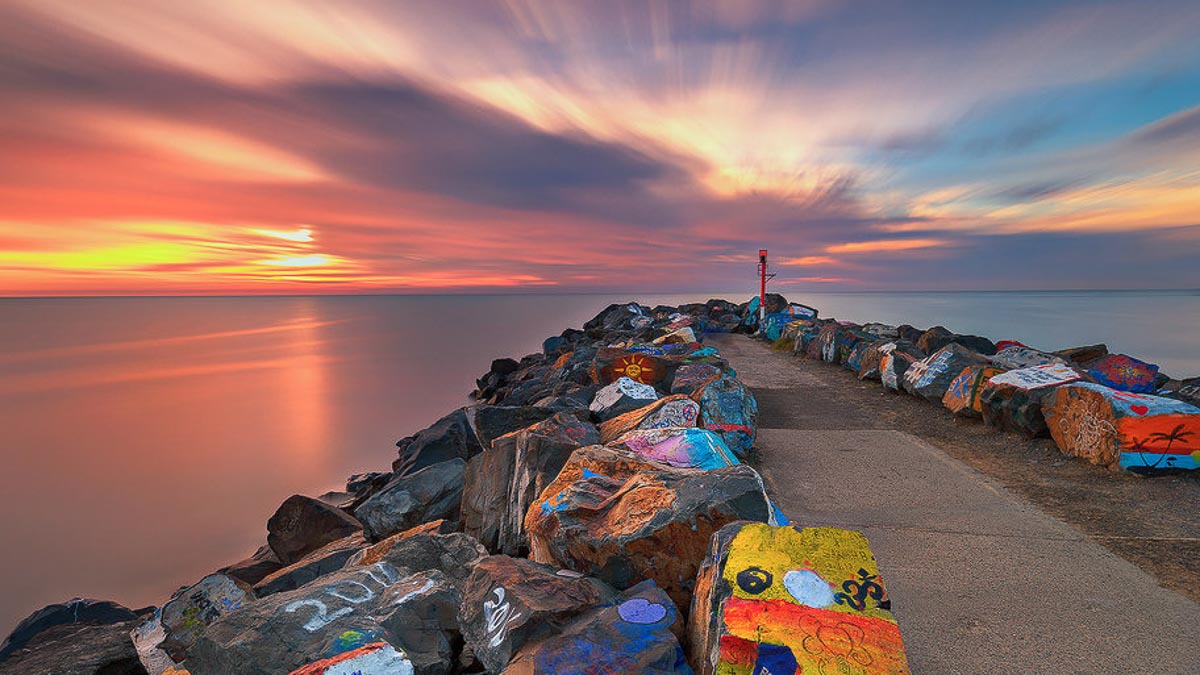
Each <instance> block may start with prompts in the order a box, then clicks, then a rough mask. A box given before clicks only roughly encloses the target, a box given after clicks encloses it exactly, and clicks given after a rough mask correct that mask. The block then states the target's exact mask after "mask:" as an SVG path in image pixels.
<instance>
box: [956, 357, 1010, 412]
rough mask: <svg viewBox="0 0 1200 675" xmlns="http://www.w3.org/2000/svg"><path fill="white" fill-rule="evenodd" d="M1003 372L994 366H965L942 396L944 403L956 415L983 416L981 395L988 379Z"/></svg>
mask: <svg viewBox="0 0 1200 675" xmlns="http://www.w3.org/2000/svg"><path fill="white" fill-rule="evenodd" d="M1002 372H1004V371H1003V370H1002V369H1000V368H996V367H994V366H984V365H975V366H967V367H966V368H963V371H962V372H961V373H959V374H958V377H956V378H954V381H952V382H951V383H950V387H949V388H948V389H947V390H946V395H945V396H943V397H942V405H944V406H945V407H946V409H947V410H949V411H950V412H952V413H954V414H955V415H962V416H963V417H982V416H983V408H982V407H981V403H980V400H979V395H980V394H981V393H982V392H983V387H984V386H985V385H986V384H987V382H988V380H989V379H991V377H992V376H993V375H999V374H1000V373H1002Z"/></svg>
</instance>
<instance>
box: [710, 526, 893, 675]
mask: <svg viewBox="0 0 1200 675" xmlns="http://www.w3.org/2000/svg"><path fill="white" fill-rule="evenodd" d="M688 644H689V645H690V647H689V649H690V655H691V661H692V665H693V666H695V667H696V670H697V671H698V672H699V673H701V674H703V675H714V674H716V673H721V674H723V675H724V674H730V675H752V674H753V675H759V674H762V673H772V674H775V675H795V674H797V673H863V674H880V675H883V674H887V675H900V674H902V673H908V672H910V671H909V669H908V660H907V656H906V655H905V651H904V642H903V640H902V639H901V636H900V629H899V627H898V626H897V624H896V619H895V617H893V616H892V613H891V602H890V600H889V599H888V595H887V590H886V589H885V588H884V585H883V580H882V579H881V578H880V574H879V569H878V567H877V566H876V563H875V556H874V555H872V554H871V549H870V547H869V546H868V544H867V539H866V537H864V536H863V535H862V534H861V533H859V532H854V531H851V530H840V529H837V528H831V527H819V528H807V529H799V528H792V527H771V526H769V525H764V524H761V523H734V524H732V525H727V526H726V527H724V528H722V529H721V530H720V531H719V532H717V533H716V535H715V536H714V537H713V539H712V545H711V548H710V550H709V552H708V555H707V556H706V557H705V559H704V563H703V565H702V566H701V568H700V572H699V576H698V579H697V582H696V593H695V596H694V598H693V604H692V608H691V613H690V619H689V621H688Z"/></svg>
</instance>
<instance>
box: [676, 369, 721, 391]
mask: <svg viewBox="0 0 1200 675" xmlns="http://www.w3.org/2000/svg"><path fill="white" fill-rule="evenodd" d="M720 376H721V369H720V368H718V367H717V366H715V365H713V364H711V363H687V364H684V365H682V366H680V367H679V370H676V371H675V377H674V378H673V379H672V380H671V393H672V394H686V395H691V394H692V392H694V391H696V390H697V389H699V388H700V387H703V386H704V385H705V383H707V382H708V381H709V380H711V379H713V378H714V377H720Z"/></svg>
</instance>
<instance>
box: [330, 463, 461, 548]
mask: <svg viewBox="0 0 1200 675" xmlns="http://www.w3.org/2000/svg"><path fill="white" fill-rule="evenodd" d="M466 467H467V463H466V461H464V460H463V459H461V458H456V459H452V460H449V461H445V462H441V463H439V464H434V465H433V466H428V467H425V468H424V469H421V470H420V471H417V472H416V473H412V474H408V475H402V476H397V477H396V478H394V479H392V481H391V482H390V483H388V484H387V485H386V486H384V488H383V489H382V490H380V491H379V492H377V493H376V494H375V495H373V496H372V497H371V498H370V499H368V500H367V501H365V502H363V503H362V505H361V506H359V507H358V509H357V510H356V511H355V512H354V515H355V516H357V517H358V519H359V520H360V521H361V522H362V525H363V535H364V536H365V537H366V538H367V540H368V541H373V542H374V541H379V540H380V539H383V538H384V537H387V536H390V535H393V534H396V533H397V532H403V531H404V530H408V529H411V528H413V527H415V526H417V525H420V524H421V523H425V522H429V521H431V520H438V519H446V520H454V521H457V520H458V517H459V509H460V507H461V505H462V491H463V474H464V472H465V471H466Z"/></svg>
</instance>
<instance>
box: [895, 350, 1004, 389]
mask: <svg viewBox="0 0 1200 675" xmlns="http://www.w3.org/2000/svg"><path fill="white" fill-rule="evenodd" d="M986 364H987V359H986V358H985V357H983V356H981V355H979V354H976V353H975V352H973V351H971V350H970V349H967V348H966V347H963V346H962V345H960V344H958V343H957V342H951V343H950V344H947V345H946V346H945V347H942V348H941V349H939V350H938V351H937V352H936V353H934V354H931V355H929V356H927V357H925V358H923V359H921V360H920V361H917V362H916V363H914V364H913V365H912V366H910V367H909V369H908V370H906V371H905V372H904V381H903V382H901V385H902V386H903V387H904V390H905V391H907V392H908V393H910V394H913V395H914V396H922V397H924V398H925V399H927V400H930V401H938V402H941V400H942V397H943V396H945V395H946V390H947V389H949V388H950V383H951V382H953V381H954V378H956V377H958V374H959V373H961V372H962V371H963V368H966V367H967V366H973V365H986Z"/></svg>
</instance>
